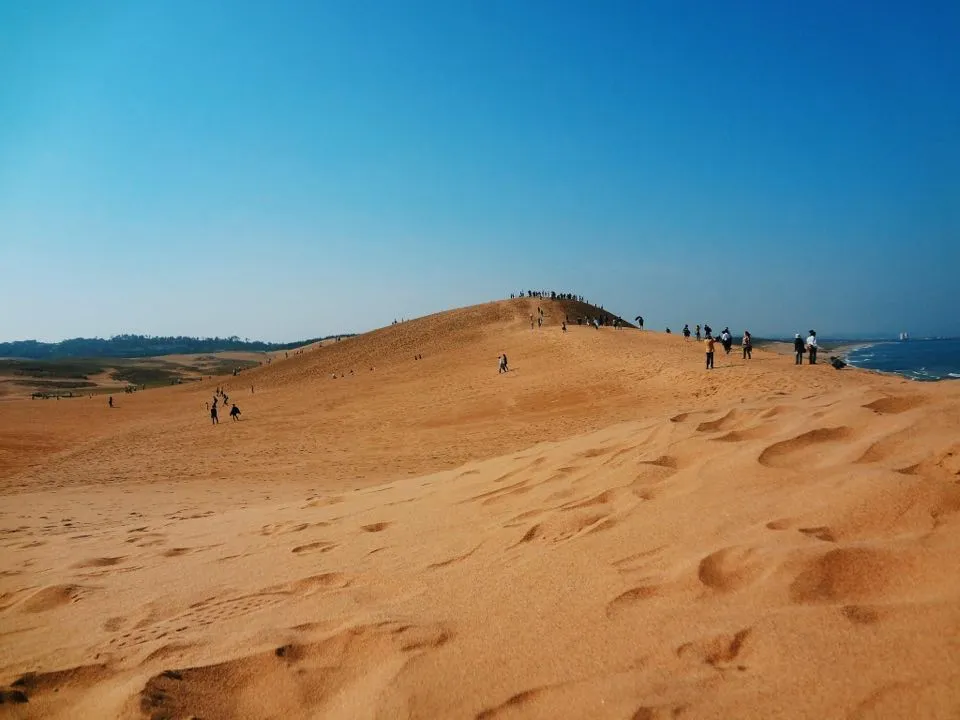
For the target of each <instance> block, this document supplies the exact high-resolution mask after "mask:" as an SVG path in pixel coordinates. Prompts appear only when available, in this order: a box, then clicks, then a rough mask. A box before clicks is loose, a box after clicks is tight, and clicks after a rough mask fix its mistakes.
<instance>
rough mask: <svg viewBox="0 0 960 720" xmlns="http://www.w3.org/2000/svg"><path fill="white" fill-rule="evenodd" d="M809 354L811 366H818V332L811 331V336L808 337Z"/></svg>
mask: <svg viewBox="0 0 960 720" xmlns="http://www.w3.org/2000/svg"><path fill="white" fill-rule="evenodd" d="M807 352H809V353H810V360H809V363H810V364H811V365H816V364H817V332H816V330H811V331H810V334H809V335H808V336H807Z"/></svg>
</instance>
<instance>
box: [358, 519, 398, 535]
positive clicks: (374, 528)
mask: <svg viewBox="0 0 960 720" xmlns="http://www.w3.org/2000/svg"><path fill="white" fill-rule="evenodd" d="M392 524H393V523H389V522H378V523H371V524H370V525H363V526H362V527H361V528H360V529H361V530H363V531H364V532H368V533H378V532H383V531H384V530H386V529H387V528H388V527H390V526H391V525H392Z"/></svg>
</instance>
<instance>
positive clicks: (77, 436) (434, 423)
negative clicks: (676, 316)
mask: <svg viewBox="0 0 960 720" xmlns="http://www.w3.org/2000/svg"><path fill="white" fill-rule="evenodd" d="M537 304H540V305H542V306H543V307H544V310H545V312H546V323H545V327H544V328H542V329H540V330H535V331H531V330H530V328H529V321H528V315H529V314H530V311H531V308H533V309H534V310H535V308H536V305H537ZM561 312H562V309H561V307H560V306H559V305H556V306H554V305H553V304H552V303H550V302H549V301H537V300H532V301H528V300H520V301H512V302H502V303H493V304H489V305H484V306H478V307H474V308H467V309H464V310H461V311H454V312H451V313H446V314H440V315H437V316H431V317H429V318H423V319H420V320H415V321H410V322H407V323H403V324H401V325H395V326H391V327H389V328H385V329H383V330H380V331H377V332H375V333H371V334H369V335H366V336H360V337H357V338H351V339H349V340H344V341H342V342H341V343H335V344H331V345H327V346H326V347H324V348H322V349H320V350H315V351H308V352H305V353H304V354H303V355H297V356H291V357H290V358H289V359H285V360H282V361H280V360H275V361H274V362H273V363H272V364H271V365H270V366H267V367H264V368H258V369H256V370H253V371H250V372H248V373H245V374H244V375H245V377H240V378H219V379H216V380H214V381H213V382H207V383H205V384H204V385H203V386H202V387H199V388H197V387H177V388H170V389H163V390H156V391H149V392H147V393H141V394H138V395H136V396H132V397H129V398H127V397H124V398H122V400H121V402H120V407H118V408H117V409H116V410H115V411H110V410H108V409H107V408H105V407H104V405H103V403H102V402H96V403H94V401H88V400H75V401H70V402H66V401H61V402H60V403H58V404H57V405H56V406H54V405H52V404H50V403H46V404H42V403H34V404H33V405H31V404H30V401H19V402H14V401H5V402H4V404H3V407H2V409H0V492H3V494H4V499H5V501H6V502H5V503H4V505H3V508H2V510H0V512H2V514H0V543H2V547H3V560H4V562H3V568H2V574H0V643H2V648H3V652H2V653H0V657H2V661H0V685H2V688H3V690H2V692H3V700H4V702H3V703H2V704H0V718H3V717H11V718H23V717H62V718H74V717H122V718H160V717H170V718H188V717H203V718H207V719H209V718H267V717H276V718H281V717H282V718H297V717H302V718H307V717H350V718H354V717H369V718H393V717H424V718H426V717H430V718H435V717H465V718H509V717H599V718H607V717H609V718H673V717H683V718H688V717H689V718H701V717H703V718H729V717H757V718H759V717H764V718H767V717H849V718H868V717H944V718H946V717H955V716H956V714H957V712H958V711H960V643H958V641H957V639H956V638H957V637H960V634H958V633H957V632H956V630H957V629H960V602H958V599H960V572H958V571H960V553H958V552H957V551H958V549H960V548H958V544H960V441H958V440H957V439H956V438H958V437H960V433H958V430H960V427H958V426H960V413H958V412H957V409H958V407H960V405H958V400H960V391H958V387H957V386H956V385H951V384H948V383H941V384H937V385H936V386H920V385H918V384H915V383H909V382H904V381H900V380H898V379H896V378H889V377H883V376H877V375H873V374H870V373H861V372H855V371H854V372H850V371H843V372H837V371H835V370H833V369H832V368H830V367H828V366H818V367H806V366H805V367H803V368H795V367H794V366H793V364H792V359H789V358H787V359H785V358H783V357H781V356H777V355H774V354H772V353H765V352H762V351H755V353H754V359H753V360H752V361H743V360H742V359H740V358H739V357H735V356H734V355H733V354H731V355H730V356H726V355H724V354H722V353H720V354H719V355H718V357H717V370H716V371H714V372H710V373H707V372H705V371H704V370H702V360H703V358H702V346H698V345H696V343H693V342H689V343H687V342H684V341H683V339H682V338H680V337H677V336H664V335H659V334H655V333H649V332H645V333H640V332H638V331H634V330H621V331H617V330H614V329H612V328H605V329H603V330H600V331H596V330H592V329H588V328H585V327H577V326H575V325H573V326H571V329H570V332H568V333H567V334H565V335H564V334H563V333H561V331H560V329H559V322H560V321H561V320H562V319H563V318H562V317H561ZM500 352H507V354H508V355H509V357H510V364H511V366H512V367H514V368H515V369H514V370H512V371H511V372H510V373H508V374H507V375H505V376H499V377H498V376H497V374H496V359H497V356H498V354H499V353H500ZM420 353H422V354H423V357H424V359H423V360H414V355H417V354H420ZM371 368H373V369H371ZM350 370H353V374H352V375H351V374H350ZM333 374H336V375H337V376H338V377H337V379H333V377H332V376H333ZM224 384H225V385H227V386H228V392H229V394H230V396H231V399H232V400H236V401H237V402H238V404H240V406H241V408H242V409H243V413H244V414H243V421H241V422H238V423H230V422H223V423H222V424H221V425H220V426H218V427H211V426H209V424H208V423H209V421H208V419H207V417H206V413H205V410H204V407H203V404H204V402H205V401H206V400H207V399H208V395H212V391H213V388H214V387H216V386H217V385H224ZM250 384H254V386H255V392H254V393H252V394H251V393H250V391H249V385H250ZM813 688H815V691H814V690H813ZM24 700H26V702H24Z"/></svg>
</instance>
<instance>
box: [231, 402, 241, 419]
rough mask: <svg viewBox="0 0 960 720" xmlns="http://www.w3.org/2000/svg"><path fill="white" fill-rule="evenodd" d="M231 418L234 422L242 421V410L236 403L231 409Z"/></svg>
mask: <svg viewBox="0 0 960 720" xmlns="http://www.w3.org/2000/svg"><path fill="white" fill-rule="evenodd" d="M230 417H231V418H233V420H234V421H236V420H239V419H240V408H238V407H237V404H236V403H234V404H233V407H232V408H230Z"/></svg>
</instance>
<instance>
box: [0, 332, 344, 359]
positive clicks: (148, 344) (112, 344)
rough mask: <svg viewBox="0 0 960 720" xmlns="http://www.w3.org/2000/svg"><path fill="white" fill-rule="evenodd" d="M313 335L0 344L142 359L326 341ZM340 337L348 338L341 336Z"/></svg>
mask: <svg viewBox="0 0 960 720" xmlns="http://www.w3.org/2000/svg"><path fill="white" fill-rule="evenodd" d="M330 337H337V336H334V335H328V336H327V337H326V338H311V339H309V340H298V341H297V342H292V343H265V342H259V341H253V342H250V341H249V340H241V339H240V338H238V337H237V336H235V335H234V336H232V337H227V338H220V337H214V338H194V337H184V336H176V337H172V336H170V337H151V336H149V335H115V336H113V337H112V338H109V339H103V338H73V339H72V340H63V341H61V342H58V343H43V342H38V341H36V340H17V341H14V342H5V343H0V358H24V359H29V360H53V359H61V358H142V357H156V356H158V355H196V354H197V353H216V352H226V351H233V352H276V351H278V350H290V349H292V348H296V347H300V346H301V345H308V344H310V343H314V342H319V341H320V340H326V339H328V338H330ZM338 337H349V335H340V336H338Z"/></svg>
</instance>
